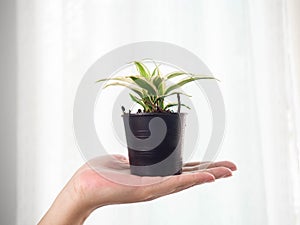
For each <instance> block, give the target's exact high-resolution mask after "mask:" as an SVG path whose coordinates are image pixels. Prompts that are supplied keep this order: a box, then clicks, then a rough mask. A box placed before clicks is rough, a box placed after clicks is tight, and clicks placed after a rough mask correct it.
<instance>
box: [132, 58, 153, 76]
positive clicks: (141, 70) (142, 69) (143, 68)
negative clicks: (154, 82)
mask: <svg viewBox="0 0 300 225" xmlns="http://www.w3.org/2000/svg"><path fill="white" fill-rule="evenodd" d="M134 65H135V66H136V69H137V70H138V71H139V73H140V75H141V76H143V77H145V78H146V79H149V78H150V76H151V75H150V71H149V69H148V68H147V67H146V66H145V65H144V64H143V63H141V62H137V61H135V62H134Z"/></svg>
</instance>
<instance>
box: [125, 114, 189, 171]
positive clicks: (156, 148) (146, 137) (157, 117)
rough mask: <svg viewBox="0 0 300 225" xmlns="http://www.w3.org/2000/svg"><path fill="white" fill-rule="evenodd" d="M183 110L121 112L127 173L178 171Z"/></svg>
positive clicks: (183, 120)
mask: <svg viewBox="0 0 300 225" xmlns="http://www.w3.org/2000/svg"><path fill="white" fill-rule="evenodd" d="M185 115H186V114H184V113H138V114H127V113H125V114H124V115H123V121H124V126H125V133H126V140H127V147H128V155H129V162H130V170H131V174H134V175H139V176H168V175H175V174H181V172H182V145H183V135H184V127H185Z"/></svg>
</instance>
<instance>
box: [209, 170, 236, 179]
mask: <svg viewBox="0 0 300 225" xmlns="http://www.w3.org/2000/svg"><path fill="white" fill-rule="evenodd" d="M203 172H207V173H210V174H211V175H213V176H214V177H215V179H219V178H225V177H230V176H232V172H231V170H230V169H228V168H227V167H216V168H211V169H206V170H203Z"/></svg>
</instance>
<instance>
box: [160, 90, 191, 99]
mask: <svg viewBox="0 0 300 225" xmlns="http://www.w3.org/2000/svg"><path fill="white" fill-rule="evenodd" d="M177 94H180V95H185V96H187V97H192V96H191V95H188V94H186V93H184V92H177V91H176V92H172V93H170V94H166V95H159V96H157V98H166V97H168V96H171V95H177Z"/></svg>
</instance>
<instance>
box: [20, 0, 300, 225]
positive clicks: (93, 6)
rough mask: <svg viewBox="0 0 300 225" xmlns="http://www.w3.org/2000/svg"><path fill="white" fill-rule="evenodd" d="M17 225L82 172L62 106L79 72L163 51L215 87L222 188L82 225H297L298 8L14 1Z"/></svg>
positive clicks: (255, 3)
mask: <svg viewBox="0 0 300 225" xmlns="http://www.w3.org/2000/svg"><path fill="white" fill-rule="evenodd" d="M16 14H17V38H18V39H17V53H18V67H17V70H18V77H17V85H18V86H17V99H18V102H17V118H18V121H17V132H18V133H17V139H18V141H17V149H18V151H17V157H18V161H17V165H18V170H17V182H18V183H17V184H18V185H17V224H20V225H21V224H22V225H27V224H28V225H29V224H35V223H37V221H38V220H39V219H40V218H41V216H42V215H43V214H44V213H45V212H46V210H47V209H48V207H49V206H50V204H51V202H52V201H53V200H54V198H55V196H56V195H57V194H58V192H59V191H60V189H61V188H62V187H63V185H64V184H65V183H66V181H67V180H68V179H69V178H70V176H71V175H72V174H73V173H74V172H75V170H76V169H77V168H78V167H79V166H80V165H81V164H82V163H84V162H83V160H82V158H81V156H80V153H79V152H78V150H77V146H76V143H75V140H74V136H73V130H72V106H73V100H74V96H75V93H76V88H77V85H78V84H79V82H80V79H81V78H82V76H83V74H84V73H85V71H86V70H87V69H88V67H89V66H90V65H91V64H92V63H93V62H94V61H95V60H97V59H98V58H99V57H100V56H102V55H103V54H105V53H106V52H108V51H110V50H111V49H113V48H116V47H118V46H121V45H124V44H128V43H131V42H135V41H144V40H157V41H166V42H170V43H174V44H177V45H179V46H182V47H184V48H187V49H189V50H191V51H192V52H194V53H195V54H197V55H198V56H199V57H200V58H201V59H202V60H203V61H204V62H205V63H206V64H207V65H208V67H209V68H210V69H211V70H212V72H213V73H214V74H216V75H217V77H218V78H219V79H220V80H222V82H221V83H220V87H221V89H222V91H223V95H224V98H225V104H226V110H227V133H226V138H225V140H224V144H223V148H222V152H221V154H220V155H219V157H218V160H222V159H229V160H232V161H234V162H236V164H237V165H238V168H239V170H238V172H236V173H235V174H234V176H233V177H232V178H231V179H227V180H220V181H217V182H216V183H214V184H208V185H203V186H200V187H196V188H193V189H191V190H187V191H185V192H183V193H179V194H176V195H173V196H168V197H165V198H162V199H159V200H156V201H153V202H148V203H142V204H132V205H120V206H109V207H105V208H101V209H99V210H97V211H96V212H94V213H93V215H92V216H91V217H90V218H89V219H88V220H87V221H86V224H106V225H110V224H121V223H122V224H131V225H142V224H156V225H160V224H161V225H162V224H172V225H177V224H178V225H179V224H210V225H214V224H215V225H217V224H218V225H219V224H223V225H226V224H228V225H229V224H230V225H233V224H236V225H240V224H243V225H253V224H257V225H259V224H263V225H266V224H268V225H282V224H285V225H295V224H297V225H299V224H300V194H299V190H300V181H299V179H300V176H299V175H300V172H299V171H300V170H299V148H300V143H299V141H300V104H299V103H300V66H299V65H300V33H299V27H300V17H299V15H300V2H299V1H297V0H290V1H289V0H248V1H247V0H240V1H237V0H223V1H220V0H188V1H181V0H165V1H160V0H151V1H150V0H143V1H141V0H128V1H122V0H115V1H109V0H102V1H98V0H88V1H84V0H64V1H61V0H51V1H47V0H18V1H17V13H16Z"/></svg>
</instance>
